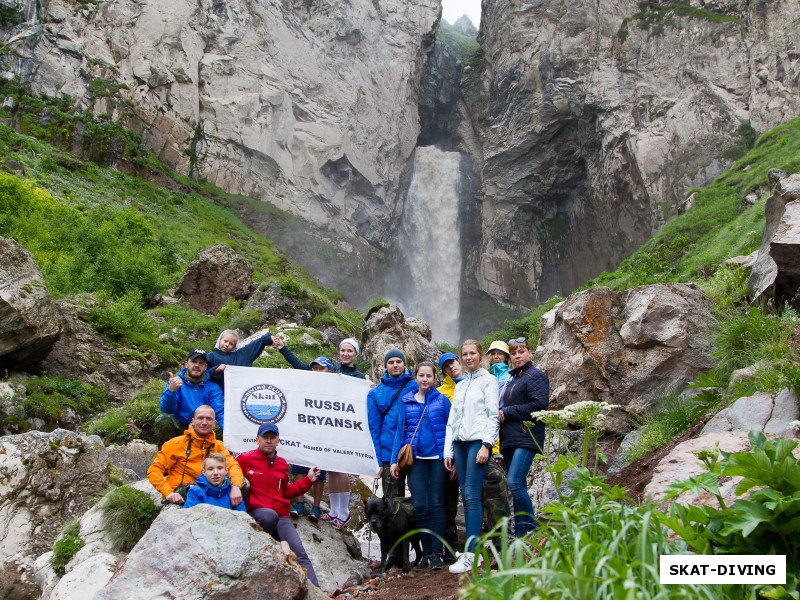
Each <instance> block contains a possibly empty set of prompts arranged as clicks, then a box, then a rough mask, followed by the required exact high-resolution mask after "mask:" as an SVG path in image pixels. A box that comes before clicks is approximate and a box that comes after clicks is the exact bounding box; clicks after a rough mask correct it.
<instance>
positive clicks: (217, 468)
mask: <svg viewBox="0 0 800 600" xmlns="http://www.w3.org/2000/svg"><path fill="white" fill-rule="evenodd" d="M203 503H205V504H213V505H214V506H219V507H221V508H230V509H233V510H241V511H242V512H245V511H246V508H245V506H244V502H240V503H239V504H237V505H236V506H231V480H230V478H229V477H228V464H227V462H226V460H225V456H224V455H223V454H220V453H219V452H210V453H209V454H208V456H206V459H205V460H204V461H203V472H202V474H201V475H200V477H198V478H197V479H196V480H195V482H194V485H193V486H192V487H190V488H189V492H188V493H187V494H186V502H184V503H183V508H189V507H191V506H194V505H195V504H203Z"/></svg>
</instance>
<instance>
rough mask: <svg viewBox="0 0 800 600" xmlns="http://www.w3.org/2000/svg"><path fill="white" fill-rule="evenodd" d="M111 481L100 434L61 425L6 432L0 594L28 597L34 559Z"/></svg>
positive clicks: (0, 447) (1, 463)
mask: <svg viewBox="0 0 800 600" xmlns="http://www.w3.org/2000/svg"><path fill="white" fill-rule="evenodd" d="M108 483H109V469H108V457H107V455H106V451H105V447H104V446H103V442H102V441H101V440H100V438H99V437H97V436H88V437H87V436H81V435H78V434H75V433H73V432H70V431H66V430H64V429H57V430H55V431H53V432H51V433H42V432H39V431H32V432H29V433H24V434H21V435H10V436H5V437H2V438H0V538H2V540H3V543H2V545H0V565H2V568H0V586H2V587H0V596H3V597H9V596H10V595H11V594H12V592H13V593H14V594H15V595H17V596H19V597H25V595H24V593H23V590H25V589H29V588H30V587H31V586H32V584H33V573H32V566H33V560H34V559H35V558H36V557H38V556H39V555H41V554H43V553H45V552H47V551H48V550H49V549H50V548H51V547H52V545H53V542H54V541H55V540H56V538H57V537H58V534H59V533H60V530H61V528H62V527H63V525H64V523H66V522H67V521H69V520H70V519H72V518H74V517H78V516H80V515H82V514H83V513H84V512H86V511H87V510H88V509H89V508H90V507H91V506H92V504H93V503H94V501H95V500H96V498H97V495H98V493H99V492H100V491H101V490H103V489H104V488H105V487H107V486H108Z"/></svg>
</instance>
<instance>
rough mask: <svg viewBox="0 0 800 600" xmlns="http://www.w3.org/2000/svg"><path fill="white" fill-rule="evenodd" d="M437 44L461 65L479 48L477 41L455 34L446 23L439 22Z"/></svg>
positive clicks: (451, 27)
mask: <svg viewBox="0 0 800 600" xmlns="http://www.w3.org/2000/svg"><path fill="white" fill-rule="evenodd" d="M436 41H437V43H441V44H443V45H444V46H445V47H446V48H447V49H448V50H449V51H450V54H452V55H453V56H455V57H456V58H457V59H458V60H459V61H461V62H462V63H463V62H465V61H467V60H468V59H469V58H470V57H471V56H473V55H475V53H476V52H477V51H478V49H479V48H480V45H479V44H478V40H477V39H475V38H473V37H470V36H468V35H463V34H461V33H459V32H457V31H456V30H455V29H454V28H453V26H452V25H450V24H449V23H447V22H446V21H440V22H439V31H437V32H436Z"/></svg>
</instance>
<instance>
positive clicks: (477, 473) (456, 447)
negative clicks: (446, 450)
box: [453, 440, 486, 552]
mask: <svg viewBox="0 0 800 600" xmlns="http://www.w3.org/2000/svg"><path fill="white" fill-rule="evenodd" d="M480 449H481V441H480V440H472V441H468V442H453V459H454V460H455V461H456V471H457V473H458V486H459V488H460V489H461V501H462V502H463V503H464V521H465V523H466V527H467V532H466V533H467V544H466V546H465V547H464V550H466V551H467V552H475V545H476V544H477V542H478V538H479V537H480V535H481V524H482V522H483V505H482V504H481V491H482V490H483V478H484V476H485V475H486V463H483V464H482V465H479V464H476V463H475V457H476V456H477V455H478V451H479V450H480Z"/></svg>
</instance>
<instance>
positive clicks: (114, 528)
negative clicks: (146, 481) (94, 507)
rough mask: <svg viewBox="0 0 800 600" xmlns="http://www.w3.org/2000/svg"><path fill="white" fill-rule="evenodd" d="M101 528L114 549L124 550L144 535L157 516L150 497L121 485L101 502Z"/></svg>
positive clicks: (156, 510) (132, 545)
mask: <svg viewBox="0 0 800 600" xmlns="http://www.w3.org/2000/svg"><path fill="white" fill-rule="evenodd" d="M100 509H101V511H102V513H103V527H104V528H105V530H106V533H107V534H108V536H109V538H111V541H112V543H113V545H114V547H115V549H117V550H121V551H127V550H130V549H131V548H133V547H134V546H135V545H136V543H137V542H138V541H139V540H140V539H141V538H142V536H143V535H144V534H145V533H147V530H148V529H149V527H150V525H151V524H152V523H153V521H155V519H156V517H157V516H158V513H159V510H160V509H159V507H158V506H156V504H155V502H153V500H152V498H150V496H149V495H148V494H147V493H145V492H142V491H140V490H136V489H134V488H132V487H128V486H122V487H118V488H115V489H113V490H111V491H110V492H109V493H108V494H107V495H106V497H105V498H104V499H103V500H102V504H101V505H100Z"/></svg>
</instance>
